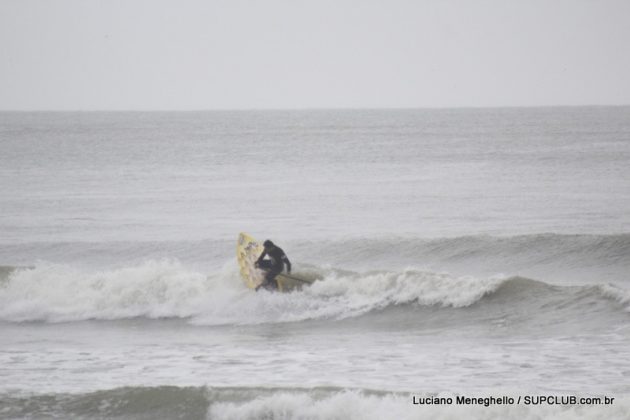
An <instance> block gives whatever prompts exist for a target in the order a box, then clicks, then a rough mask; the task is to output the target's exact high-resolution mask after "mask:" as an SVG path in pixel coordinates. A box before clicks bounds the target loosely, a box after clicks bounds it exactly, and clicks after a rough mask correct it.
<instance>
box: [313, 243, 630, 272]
mask: <svg viewBox="0 0 630 420" xmlns="http://www.w3.org/2000/svg"><path fill="white" fill-rule="evenodd" d="M302 247H304V248H309V249H310V250H312V251H311V252H312V253H314V254H316V255H321V256H322V257H323V259H325V260H327V261H330V262H331V263H332V264H335V265H339V266H344V263H345V264H347V263H348V262H355V261H373V262H382V263H385V264H386V263H388V262H390V261H394V262H406V264H415V265H432V266H437V267H477V268H481V269H483V270H484V271H486V272H488V271H495V272H509V273H512V274H516V273H519V272H524V271H534V272H569V273H571V274H573V275H575V274H579V273H580V272H585V271H588V272H589V274H590V273H593V274H594V275H596V276H597V277H598V279H600V280H601V279H604V278H607V279H609V280H615V281H630V276H629V275H628V273H630V234H628V233H623V234H615V235H564V234H554V233H545V234H533V235H519V236H506V237H501V236H488V235H476V236H462V237H453V238H435V239H424V238H391V239H351V240H346V241H330V242H327V243H325V244H320V243H318V242H313V243H310V244H307V245H302Z"/></svg>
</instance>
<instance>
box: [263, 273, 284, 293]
mask: <svg viewBox="0 0 630 420" xmlns="http://www.w3.org/2000/svg"><path fill="white" fill-rule="evenodd" d="M280 271H282V270H278V269H273V268H272V269H271V270H269V271H267V274H265V286H266V287H267V288H269V289H272V290H278V281H277V280H276V276H277V275H278V274H280Z"/></svg>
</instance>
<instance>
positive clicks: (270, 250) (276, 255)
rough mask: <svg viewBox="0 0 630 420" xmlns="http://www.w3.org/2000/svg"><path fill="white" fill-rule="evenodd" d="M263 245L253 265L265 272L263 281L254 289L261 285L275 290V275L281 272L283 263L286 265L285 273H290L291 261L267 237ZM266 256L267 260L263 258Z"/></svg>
mask: <svg viewBox="0 0 630 420" xmlns="http://www.w3.org/2000/svg"><path fill="white" fill-rule="evenodd" d="M263 247H264V248H265V249H264V251H263V253H262V254H260V257H258V260H257V261H256V264H255V266H256V267H257V268H260V269H263V270H265V271H266V272H267V273H266V274H265V281H263V282H262V283H261V284H260V285H259V286H258V287H256V290H258V289H259V288H261V287H264V288H265V289H270V290H277V289H278V282H277V281H276V276H277V275H278V274H280V273H281V272H282V270H283V269H284V265H285V264H286V265H287V273H288V274H291V261H289V259H288V258H287V254H285V253H284V251H283V250H282V248H280V247H279V246H276V245H275V244H274V243H273V242H271V241H270V240H269V239H267V240H266V241H265V242H263ZM266 256H268V257H269V259H268V260H266V259H265V257H266Z"/></svg>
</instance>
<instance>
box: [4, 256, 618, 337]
mask: <svg viewBox="0 0 630 420" xmlns="http://www.w3.org/2000/svg"><path fill="white" fill-rule="evenodd" d="M313 270H314V271H315V272H316V273H318V274H317V275H318V276H320V277H321V278H322V280H320V281H317V282H315V283H314V284H313V285H312V286H311V287H308V288H305V289H303V290H302V291H300V292H294V293H288V294H287V293H268V292H259V293H255V292H253V291H251V290H249V289H246V288H245V287H244V286H243V284H242V282H241V280H240V279H239V277H238V273H237V271H236V268H235V264H234V263H233V262H232V261H229V262H226V263H225V265H224V267H223V268H222V269H221V270H219V271H217V272H214V273H212V274H210V275H206V274H203V273H200V272H196V271H192V270H190V269H187V268H186V267H185V266H183V265H182V264H181V263H179V262H177V261H172V260H158V261H152V260H150V261H146V262H144V263H142V264H139V265H136V266H132V267H127V268H122V269H116V270H106V271H85V270H81V269H78V268H76V267H73V266H68V265H59V264H42V265H39V266H38V267H36V268H20V269H16V270H13V271H11V272H10V273H9V274H8V276H7V277H6V278H5V279H4V280H2V281H0V320H3V321H9V322H24V321H45V322H70V321H83V320H116V319H126V318H137V317H145V318H150V319H161V318H185V319H188V320H189V322H191V323H193V324H197V325H248V324H260V323H286V322H299V321H312V320H342V319H354V318H360V317H362V316H368V315H370V316H383V317H387V316H396V315H394V314H391V313H392V312H400V311H403V312H404V313H408V314H410V313H412V312H413V311H416V312H417V311H425V312H426V311H430V312H432V313H436V312H437V313H443V311H444V310H447V309H449V308H450V311H451V312H449V315H445V317H448V318H449V319H453V315H452V311H455V313H457V314H459V315H456V316H455V318H457V319H460V320H467V319H470V318H471V317H473V316H478V317H479V319H484V318H487V317H488V316H490V315H491V316H493V317H495V318H500V317H502V316H504V317H507V318H509V319H513V318H514V316H515V314H517V315H518V314H519V313H522V314H523V316H525V314H527V318H528V319H529V318H532V319H533V318H535V317H536V316H542V315H541V314H545V313H549V314H553V315H554V316H559V315H558V314H561V315H562V316H564V317H566V318H569V319H570V318H575V317H580V316H585V315H584V314H586V313H589V314H595V315H598V316H604V317H605V316H609V315H611V314H617V315H621V316H625V315H624V314H627V312H626V311H624V309H627V305H628V304H629V303H630V294H629V293H628V291H627V290H626V289H622V288H619V287H617V286H614V285H600V284H594V285H586V286H562V287H561V286H555V285H550V284H547V283H544V282H542V281H535V280H530V279H526V278H522V277H510V278H499V277H490V278H474V277H471V276H465V277H456V276H452V275H449V274H447V273H435V272H430V271H419V270H412V269H408V270H403V271H372V272H364V273H356V272H347V271H339V270H335V269H322V268H314V269H313ZM311 274H312V273H311ZM475 314H476V315H475ZM425 315H426V313H425ZM408 318H410V319H411V320H412V321H414V322H415V320H417V319H423V318H422V317H416V316H411V317H408ZM453 322H457V321H456V320H455V321H453Z"/></svg>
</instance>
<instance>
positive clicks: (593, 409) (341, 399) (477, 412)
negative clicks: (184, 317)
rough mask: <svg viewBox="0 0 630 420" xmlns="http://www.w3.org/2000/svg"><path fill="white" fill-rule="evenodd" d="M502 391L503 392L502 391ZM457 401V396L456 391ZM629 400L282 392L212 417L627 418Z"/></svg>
mask: <svg viewBox="0 0 630 420" xmlns="http://www.w3.org/2000/svg"><path fill="white" fill-rule="evenodd" d="M501 395H503V394H501ZM453 400H455V397H454V396H453ZM629 413H630V401H628V399H627V398H626V399H620V398H616V399H615V401H614V404H612V405H606V406H602V405H599V406H596V405H593V406H578V405H545V404H543V405H537V406H531V405H528V406H526V405H516V404H515V405H491V406H488V407H485V406H483V405H457V404H452V405H414V404H413V403H412V396H409V395H401V394H384V395H374V394H365V393H363V392H359V391H341V392H338V393H334V394H333V395H330V396H327V397H324V398H316V397H313V396H311V395H307V394H296V393H292V392H289V391H287V392H279V393H274V394H273V395H271V396H266V397H259V398H256V399H253V400H251V401H248V402H245V403H236V402H220V403H215V404H212V405H211V406H210V409H209V412H208V415H207V418H212V419H221V420H242V419H258V418H273V419H328V420H330V419H340V420H354V419H361V420H371V419H375V420H377V419H378V420H380V419H400V420H407V419H409V420H411V419H436V420H442V419H444V420H447V419H448V420H455V419H472V420H485V419H488V420H489V419H493V420H494V419H506V420H508V419H519V420H529V419H531V420H533V419H536V420H538V419H547V418H553V419H556V420H573V419H592V420H600V419H601V420H607V419H625V418H628V414H629Z"/></svg>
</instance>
